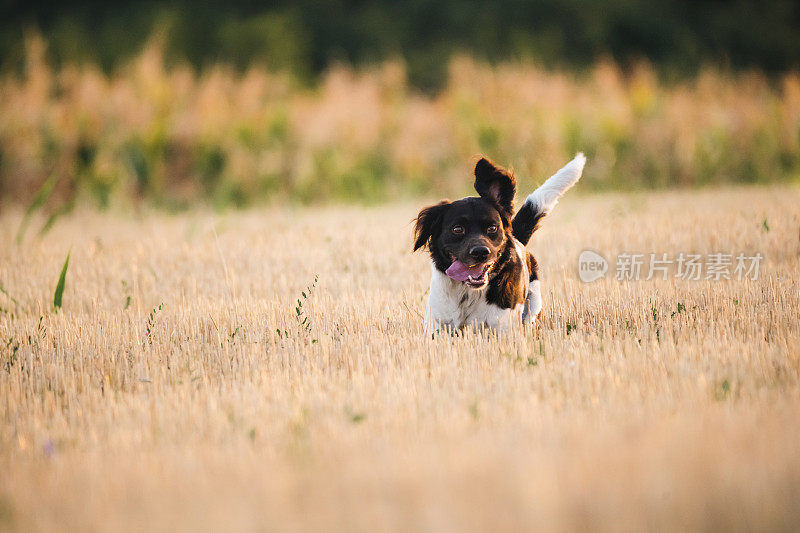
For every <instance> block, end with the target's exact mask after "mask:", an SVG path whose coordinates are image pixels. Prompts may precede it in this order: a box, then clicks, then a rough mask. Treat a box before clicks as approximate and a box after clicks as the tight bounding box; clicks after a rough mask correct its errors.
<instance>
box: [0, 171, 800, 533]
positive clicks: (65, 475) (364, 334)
mask: <svg viewBox="0 0 800 533" xmlns="http://www.w3.org/2000/svg"><path fill="white" fill-rule="evenodd" d="M522 192H524V191H521V194H520V196H522ZM423 204H424V202H413V203H401V204H389V205H382V206H376V207H369V208H363V207H355V206H325V207H320V208H297V209H288V208H270V209H263V208H262V209H249V210H244V211H231V212H225V213H215V212H213V211H210V210H190V211H188V212H184V213H179V214H176V215H167V214H165V213H164V212H162V211H159V210H152V211H151V210H147V209H144V210H141V211H138V212H137V211H131V212H130V213H129V214H122V215H120V214H113V213H109V212H97V211H93V210H88V209H78V210H76V211H75V212H73V213H72V214H70V215H68V216H65V217H63V218H61V219H60V220H59V221H58V223H57V224H55V225H54V226H53V228H52V229H51V230H50V231H49V232H48V233H46V234H44V235H43V236H41V237H40V238H35V237H34V232H32V231H31V232H29V235H28V236H27V237H26V239H25V240H24V241H23V244H22V245H17V244H16V243H15V239H16V233H17V227H18V224H19V223H20V221H21V218H22V215H23V211H22V209H21V208H20V209H17V208H13V209H9V210H4V211H3V212H2V213H0V285H2V288H3V291H4V292H3V293H2V294H0V308H2V309H1V310H0V341H2V342H0V394H2V399H0V471H2V472H3V473H4V474H3V476H0V529H3V530H7V531H53V530H84V531H98V530H115V531H135V530H142V529H147V530H151V531H176V530H177V531H189V530H219V529H224V530H248V531H259V530H278V531H295V530H309V529H312V530H318V529H326V530H336V531H345V530H347V531H353V530H356V531H365V530H369V531H374V530H381V531H400V530H408V529H422V530H436V531H479V530H487V529H492V530H519V529H545V530H565V531H572V530H586V529H589V530H600V531H606V530H607V531H611V530H620V529H624V530H643V529H649V530H652V529H658V530H675V529H681V530H710V529H713V530H720V529H723V530H732V531H737V530H754V529H755V530H775V531H789V530H791V529H793V528H794V527H796V524H797V523H798V522H799V521H800V506H799V505H798V502H799V501H800V454H798V453H797V435H798V433H799V432H800V349H798V345H797V339H798V338H800V281H799V280H798V278H797V273H798V272H800V212H798V210H797V205H800V189H798V188H797V187H791V186H772V187H745V188H742V187H733V188H731V187H722V188H718V189H714V190H702V189H701V190H692V191H656V192H642V193H636V194H625V193H619V192H614V193H603V194H601V195H586V194H583V195H582V194H572V193H570V194H569V195H567V197H565V198H564V199H563V200H562V201H561V203H560V204H559V206H558V207H557V208H556V209H555V211H554V213H553V214H552V215H551V216H548V217H547V219H546V221H545V222H544V224H543V227H542V229H541V230H540V231H539V232H537V234H536V235H535V236H534V239H533V241H532V244H531V245H530V246H529V249H531V250H532V251H533V252H534V254H535V255H536V258H537V260H538V261H539V263H540V265H541V269H542V279H543V286H542V292H543V299H544V311H543V313H542V317H541V320H540V321H539V323H538V324H537V325H536V326H535V327H534V328H532V329H523V328H519V329H514V330H512V331H511V332H509V333H508V334H506V335H502V336H492V335H485V334H481V333H475V332H466V333H465V334H463V335H460V336H446V335H440V336H436V337H435V338H433V339H431V338H429V337H425V336H424V335H423V333H422V318H421V314H422V313H423V312H424V307H425V298H426V290H427V286H428V282H429V277H428V276H429V270H428V260H427V257H426V256H425V255H424V254H420V253H417V254H412V253H411V251H410V250H411V242H412V237H411V230H412V226H411V220H412V218H413V217H414V216H415V215H416V213H417V211H418V210H419V208H420V207H422V205H423ZM37 222H38V221H37ZM585 249H592V250H594V251H596V252H598V253H600V254H602V255H604V256H605V257H607V258H609V259H611V258H613V257H618V256H619V255H620V254H624V253H634V252H636V253H645V254H646V253H656V254H661V253H666V254H669V255H670V256H671V257H674V256H676V255H677V254H679V253H700V254H704V255H705V254H712V253H717V252H722V253H730V254H738V253H740V252H741V253H747V254H755V253H761V254H763V256H764V261H763V263H762V265H761V270H760V272H759V275H758V279H755V280H753V279H736V277H735V276H732V278H733V279H730V280H724V279H723V280H713V279H708V280H706V279H701V280H699V281H687V280H682V279H679V278H675V276H674V275H670V277H669V279H667V280H662V279H659V277H658V276H656V277H655V278H654V279H650V280H645V279H642V280H640V281H619V280H617V279H615V275H614V271H613V267H612V270H611V271H610V272H609V275H607V276H606V277H605V278H603V279H600V280H597V281H595V282H593V283H584V282H582V281H580V279H579V278H578V272H577V259H578V256H579V254H580V252H581V251H582V250H585ZM68 253H69V254H70V261H69V265H68V268H67V271H66V275H65V289H64V292H63V303H62V306H61V308H60V309H59V310H54V309H53V292H54V289H55V287H56V283H57V281H58V278H59V272H60V271H61V269H62V265H63V263H64V260H65V258H66V257H67V254H68Z"/></svg>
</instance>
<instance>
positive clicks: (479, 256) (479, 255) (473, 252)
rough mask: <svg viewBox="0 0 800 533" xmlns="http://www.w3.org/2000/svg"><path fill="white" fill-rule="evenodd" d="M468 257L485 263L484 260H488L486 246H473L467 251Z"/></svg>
mask: <svg viewBox="0 0 800 533" xmlns="http://www.w3.org/2000/svg"><path fill="white" fill-rule="evenodd" d="M469 255H470V257H472V258H473V259H474V260H475V261H478V262H479V263H483V262H484V261H486V259H488V258H489V248H487V247H486V246H473V247H472V248H470V250H469Z"/></svg>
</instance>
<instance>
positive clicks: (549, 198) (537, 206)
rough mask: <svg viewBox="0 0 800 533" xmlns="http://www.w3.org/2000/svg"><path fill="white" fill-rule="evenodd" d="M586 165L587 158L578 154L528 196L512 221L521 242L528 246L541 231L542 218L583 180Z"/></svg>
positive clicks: (514, 233)
mask: <svg viewBox="0 0 800 533" xmlns="http://www.w3.org/2000/svg"><path fill="white" fill-rule="evenodd" d="M585 164H586V157H584V155H583V154H582V153H580V154H578V155H577V156H575V159H573V160H572V161H570V162H569V163H567V164H566V165H565V166H564V168H562V169H561V170H559V171H558V172H556V173H555V174H553V175H552V176H551V177H550V178H549V179H548V180H547V181H545V182H544V183H543V184H542V185H541V186H540V187H539V188H538V189H536V190H535V191H533V192H532V193H531V194H530V195H529V196H528V198H527V199H526V200H525V203H524V204H523V205H522V207H521V208H520V209H519V211H517V214H516V215H515V216H514V220H512V221H511V229H512V233H513V235H514V237H515V238H516V239H517V240H518V241H519V242H521V243H522V244H523V245H525V244H528V241H529V240H531V235H533V232H534V231H536V230H537V229H539V222H541V220H542V218H544V216H545V215H546V214H547V213H549V212H550V211H551V210H552V209H553V208H554V207H555V206H556V204H557V203H558V199H559V198H561V196H562V195H563V194H564V193H565V192H567V189H569V188H570V187H572V186H573V185H575V184H576V183H577V182H578V180H579V179H581V174H582V173H583V166H584V165H585Z"/></svg>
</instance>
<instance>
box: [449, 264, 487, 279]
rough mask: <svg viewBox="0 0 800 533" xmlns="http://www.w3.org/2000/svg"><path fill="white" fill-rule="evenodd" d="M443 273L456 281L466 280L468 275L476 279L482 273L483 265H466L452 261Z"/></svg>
mask: <svg viewBox="0 0 800 533" xmlns="http://www.w3.org/2000/svg"><path fill="white" fill-rule="evenodd" d="M444 273H445V274H447V275H448V276H450V277H451V278H453V279H454V280H456V281H467V278H468V276H472V278H473V279H478V278H480V277H481V275H483V265H475V266H471V267H468V266H467V265H465V264H464V263H462V262H461V261H453V264H452V265H450V267H448V269H447V270H445V272H444Z"/></svg>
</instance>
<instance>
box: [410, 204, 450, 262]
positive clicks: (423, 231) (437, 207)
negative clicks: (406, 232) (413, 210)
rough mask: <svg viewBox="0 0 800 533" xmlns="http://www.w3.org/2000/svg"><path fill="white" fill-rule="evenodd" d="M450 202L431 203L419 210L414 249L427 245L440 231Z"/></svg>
mask: <svg viewBox="0 0 800 533" xmlns="http://www.w3.org/2000/svg"><path fill="white" fill-rule="evenodd" d="M449 205H450V202H449V201H447V200H442V201H441V202H439V203H438V204H434V205H429V206H428V207H426V208H424V209H423V210H422V211H420V212H419V215H417V218H416V223H415V224H414V251H415V252H416V251H417V250H419V249H420V248H422V247H423V246H427V245H428V242H429V241H430V240H431V237H433V236H434V235H436V234H437V233H439V230H440V229H441V226H442V217H443V216H444V212H445V210H446V209H447V207H448V206H449Z"/></svg>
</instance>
